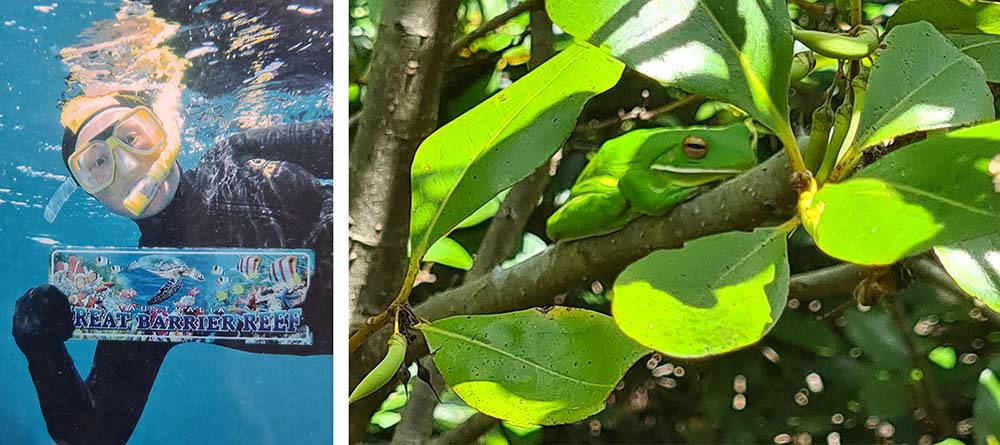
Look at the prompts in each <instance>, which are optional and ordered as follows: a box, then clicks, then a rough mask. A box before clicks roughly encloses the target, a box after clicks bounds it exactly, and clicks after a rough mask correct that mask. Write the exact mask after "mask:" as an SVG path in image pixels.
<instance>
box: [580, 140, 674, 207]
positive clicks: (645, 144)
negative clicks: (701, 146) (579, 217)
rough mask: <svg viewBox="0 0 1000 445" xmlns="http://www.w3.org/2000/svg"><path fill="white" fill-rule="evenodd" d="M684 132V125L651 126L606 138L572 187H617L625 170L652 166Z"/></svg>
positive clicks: (582, 189)
mask: <svg viewBox="0 0 1000 445" xmlns="http://www.w3.org/2000/svg"><path fill="white" fill-rule="evenodd" d="M685 134H686V132H685V130H684V129H683V128H651V129H641V130H632V131H630V132H628V133H625V134H623V135H621V136H618V137H616V138H613V139H609V140H607V141H605V142H604V144H603V145H601V148H600V149H599V150H598V151H597V153H594V155H593V156H591V158H590V160H589V161H588V162H587V166H586V167H584V169H583V171H582V172H581V173H580V176H579V177H578V178H577V182H576V184H575V185H574V186H573V190H572V191H573V192H574V193H580V192H583V191H584V190H589V189H591V188H593V187H594V186H598V187H605V186H610V187H615V186H616V185H617V182H618V179H619V178H621V177H622V176H623V175H624V174H625V173H626V172H628V171H629V170H632V169H635V168H647V167H649V165H650V164H652V163H653V160H655V159H656V158H657V157H658V156H659V155H661V154H662V153H664V152H666V151H667V150H669V149H670V148H671V147H673V146H674V145H676V144H674V143H673V142H677V141H680V140H682V139H683V138H684V135H685ZM677 143H679V142H677Z"/></svg>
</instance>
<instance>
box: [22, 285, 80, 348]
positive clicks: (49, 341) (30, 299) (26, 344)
mask: <svg viewBox="0 0 1000 445" xmlns="http://www.w3.org/2000/svg"><path fill="white" fill-rule="evenodd" d="M72 334H73V318H72V311H71V310H70V306H69V300H68V298H67V297H66V294H64V293H62V291H60V290H59V289H57V288H56V287H55V286H50V285H47V284H46V285H44V286H38V287H36V288H34V289H31V290H29V291H28V292H26V293H25V294H24V295H22V296H21V298H18V299H17V304H16V305H15V307H14V341H15V342H16V343H17V347H19V348H21V352H23V353H24V354H25V355H28V354H29V353H31V352H34V351H41V350H48V348H49V347H51V346H53V345H57V344H61V343H63V342H65V341H66V340H67V339H69V337H70V335H72Z"/></svg>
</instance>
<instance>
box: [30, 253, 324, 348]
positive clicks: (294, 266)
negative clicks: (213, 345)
mask: <svg viewBox="0 0 1000 445" xmlns="http://www.w3.org/2000/svg"><path fill="white" fill-rule="evenodd" d="M312 272H313V255H312V251H309V250H287V249H285V250H279V249H148V248H94V247H83V248H79V247H72V248H70V247H57V248H55V249H53V250H52V254H51V259H50V262H49V284H51V285H53V286H55V287H57V288H59V290H61V291H62V292H63V293H65V294H66V296H67V297H68V298H69V303H70V306H71V309H72V313H73V325H74V327H75V330H74V331H73V338H80V339H98V340H126V341H202V342H212V341H215V340H238V341H245V342H247V343H281V344H307V345H308V344H312V334H311V333H310V332H309V328H308V326H306V325H305V324H304V323H303V322H302V304H303V302H304V301H305V299H306V291H307V290H308V289H309V281H310V278H311V276H312Z"/></svg>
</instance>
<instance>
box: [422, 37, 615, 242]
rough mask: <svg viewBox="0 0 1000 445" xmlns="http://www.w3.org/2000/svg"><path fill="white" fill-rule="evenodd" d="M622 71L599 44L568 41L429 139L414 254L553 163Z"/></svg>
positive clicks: (424, 156)
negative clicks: (587, 109)
mask: <svg viewBox="0 0 1000 445" xmlns="http://www.w3.org/2000/svg"><path fill="white" fill-rule="evenodd" d="M622 70H623V66H622V65H621V63H620V62H618V61H616V60H613V59H611V58H610V57H608V56H607V55H605V54H603V53H602V52H601V51H599V50H597V49H596V48H592V47H589V46H584V45H573V46H570V47H569V48H567V49H566V50H564V51H563V52H561V53H559V54H558V55H556V56H555V57H553V58H552V59H551V60H549V61H548V62H546V63H544V64H543V65H542V66H540V67H538V69H536V70H534V71H531V72H530V73H528V74H527V75H525V76H524V77H522V78H521V79H519V80H518V81H517V82H514V84H512V85H511V86H510V87H509V88H507V89H506V90H503V91H501V92H499V93H497V94H495V95H494V96H492V97H490V98H489V99H487V100H486V101H485V102H483V103H482V104H480V105H478V106H477V107H475V108H473V109H472V110H469V111H468V112H467V113H465V114H463V115H462V116H459V117H458V118H457V119H455V120H454V121H452V122H450V123H448V124H447V125H445V126H444V127H442V128H440V129H438V130H437V131H435V132H434V133H433V134H431V135H430V136H429V137H428V138H427V139H425V140H424V142H423V143H422V144H420V148H418V149H417V153H416V156H415V158H414V160H413V169H412V186H413V203H412V209H413V213H412V217H411V219H410V236H411V239H412V240H413V250H412V252H413V254H412V257H413V258H421V257H423V253H424V252H425V251H426V250H427V248H428V247H430V245H431V244H432V243H433V242H434V241H436V240H437V239H438V238H440V237H442V236H444V235H445V234H447V233H448V232H449V231H451V230H452V229H453V228H454V227H455V226H456V225H457V224H458V223H460V222H461V221H462V220H463V219H465V218H466V217H468V216H469V215H471V214H472V213H473V212H475V211H476V209H478V208H479V207H480V206H482V205H483V204H485V203H486V202H487V201H489V200H490V199H491V198H493V197H494V196H496V195H497V193H500V191H501V190H504V189H506V188H508V187H510V186H512V185H513V184H514V183H516V182H517V181H519V180H521V179H522V178H524V177H526V176H528V175H529V174H531V172H533V171H534V170H535V169H536V168H538V166H540V165H542V163H544V162H546V161H548V160H549V158H550V157H551V156H552V154H553V153H555V151H556V150H558V149H559V147H560V146H561V145H562V143H563V142H565V141H566V138H568V137H569V134H570V131H572V129H573V126H574V125H575V124H576V118H577V116H578V115H579V114H580V111H581V109H582V108H583V104H584V103H585V102H586V101H587V100H588V99H590V97H592V96H594V95H595V94H597V93H600V92H602V91H605V90H607V89H608V88H611V86H613V85H614V84H615V83H616V82H617V81H618V78H619V77H621V73H622ZM411 261H412V260H411Z"/></svg>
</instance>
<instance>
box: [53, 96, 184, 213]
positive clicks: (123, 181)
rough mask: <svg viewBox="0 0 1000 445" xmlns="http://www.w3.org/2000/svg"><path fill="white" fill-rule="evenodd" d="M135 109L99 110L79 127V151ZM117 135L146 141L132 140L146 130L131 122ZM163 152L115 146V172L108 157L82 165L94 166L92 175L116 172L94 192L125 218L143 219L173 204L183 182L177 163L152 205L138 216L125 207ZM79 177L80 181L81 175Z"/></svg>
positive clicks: (114, 211)
mask: <svg viewBox="0 0 1000 445" xmlns="http://www.w3.org/2000/svg"><path fill="white" fill-rule="evenodd" d="M132 110H133V109H132V108H129V107H116V108H110V109H107V110H104V111H102V112H100V113H98V115H97V116H95V117H94V118H93V119H91V120H90V122H88V123H87V125H85V126H84V127H83V128H82V129H81V130H80V134H79V137H78V138H77V142H76V150H77V151H79V150H80V149H81V148H83V147H85V146H86V145H87V144H89V143H90V142H91V141H92V140H93V139H95V138H97V137H98V136H101V137H105V136H106V135H107V134H108V130H110V129H111V128H112V127H114V125H115V124H117V123H119V121H121V119H122V118H124V117H126V116H127V115H128V114H129V113H130V112H132ZM133 130H135V131H133ZM118 134H119V136H124V137H125V138H126V140H128V141H129V142H134V143H136V144H142V143H143V142H144V141H142V140H133V139H134V138H142V137H143V132H142V131H138V129H131V128H129V126H128V123H125V124H123V125H122V126H121V127H120V128H119V133H118ZM161 151H162V150H155V151H153V152H151V153H149V154H138V153H133V152H130V151H128V150H125V149H122V148H121V147H114V148H112V149H111V150H110V153H111V156H113V158H114V159H113V162H114V169H113V172H111V170H110V168H111V167H110V165H109V163H110V162H111V161H112V160H111V159H106V157H104V156H95V157H93V158H92V159H88V162H87V163H84V164H85V165H84V167H83V168H89V169H92V174H94V175H95V176H100V175H101V174H107V175H113V178H112V181H111V184H110V185H108V186H107V187H106V188H104V189H103V190H99V191H97V192H94V193H92V194H91V195H92V196H93V197H94V198H97V200H98V201H100V202H101V203H102V204H104V206H105V207H107V208H108V210H110V211H111V212H113V213H116V214H118V215H121V216H124V217H126V218H132V219H142V218H146V217H149V216H153V215H155V214H157V213H160V212H161V211H162V210H163V209H164V208H165V207H166V206H167V205H168V204H169V203H170V201H171V200H172V199H173V197H174V194H175V193H176V192H177V185H178V183H179V182H180V172H179V171H178V169H177V166H176V164H175V166H174V168H172V169H171V170H170V174H169V175H168V176H167V180H165V181H163V183H162V184H160V186H159V188H157V191H156V193H154V194H153V196H152V198H151V199H150V201H149V205H148V206H147V207H146V209H145V210H143V212H142V213H141V214H139V216H135V215H133V214H132V213H131V212H129V211H128V210H126V209H125V207H124V206H123V205H122V201H124V200H125V198H126V197H127V196H128V195H129V193H131V191H132V189H133V187H135V186H136V184H138V183H139V181H141V180H142V179H143V178H144V177H145V176H146V173H147V172H148V171H149V167H150V166H151V165H152V164H153V162H155V161H156V160H157V158H159V156H160V152H161ZM104 172H107V173H104ZM71 174H72V173H71ZM77 179H78V180H79V178H77Z"/></svg>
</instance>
